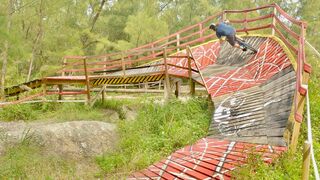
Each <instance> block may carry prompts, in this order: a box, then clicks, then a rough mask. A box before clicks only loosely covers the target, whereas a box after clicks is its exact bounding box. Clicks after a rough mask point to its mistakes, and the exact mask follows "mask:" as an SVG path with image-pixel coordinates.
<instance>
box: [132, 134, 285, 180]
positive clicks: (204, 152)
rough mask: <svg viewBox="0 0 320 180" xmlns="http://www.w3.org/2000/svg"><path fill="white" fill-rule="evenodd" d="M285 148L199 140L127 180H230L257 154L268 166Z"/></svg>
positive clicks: (206, 139) (205, 139) (207, 139)
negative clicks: (249, 158)
mask: <svg viewBox="0 0 320 180" xmlns="http://www.w3.org/2000/svg"><path fill="white" fill-rule="evenodd" d="M286 149H287V148H286V147H278V146H269V145H261V144H252V143H241V142H235V141H227V140H217V139H210V138H203V139H201V140H199V141H198V142H197V143H195V144H194V145H192V146H187V147H185V148H183V149H180V150H178V151H176V152H174V153H173V154H171V155H170V156H169V157H168V158H166V159H164V160H162V161H160V162H158V163H155V164H153V165H151V166H149V167H148V168H147V169H145V170H142V171H140V172H136V173H134V174H132V175H131V176H130V177H129V178H128V179H231V177H232V172H231V171H233V170H234V169H235V168H237V167H240V166H243V165H244V164H246V161H247V158H248V156H249V155H250V156H252V155H257V156H259V157H261V158H262V159H263V160H264V161H265V162H267V163H270V162H271V161H272V160H273V159H274V158H277V157H278V156H279V155H280V154H281V153H282V152H284V151H285V150H286Z"/></svg>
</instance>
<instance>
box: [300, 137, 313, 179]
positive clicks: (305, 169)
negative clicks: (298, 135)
mask: <svg viewBox="0 0 320 180" xmlns="http://www.w3.org/2000/svg"><path fill="white" fill-rule="evenodd" d="M310 148H311V145H310V143H309V142H308V141H305V142H304V146H303V165H302V178H301V179H303V180H308V179H309V171H310V157H311V156H310Z"/></svg>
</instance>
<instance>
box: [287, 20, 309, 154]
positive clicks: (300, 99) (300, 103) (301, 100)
mask: <svg viewBox="0 0 320 180" xmlns="http://www.w3.org/2000/svg"><path fill="white" fill-rule="evenodd" d="M302 28H303V29H302V31H301V37H300V38H303V39H302V41H301V42H300V44H299V46H302V47H301V48H300V51H301V52H299V54H298V68H299V63H300V62H299V61H302V63H301V64H300V65H302V67H300V68H301V69H302V71H301V76H302V82H301V85H302V86H303V85H304V84H308V82H309V76H310V74H309V73H308V72H306V71H305V70H304V69H303V67H304V58H305V54H304V51H305V49H304V42H305V39H304V38H305V37H304V35H305V28H304V26H302ZM300 53H302V55H300ZM299 58H300V59H299ZM297 83H300V82H299V81H298V82H297ZM295 96H296V97H295V98H296V99H295V101H296V100H297V102H295V103H297V104H296V106H297V107H295V113H297V114H300V115H302V114H303V112H304V106H305V103H306V97H305V96H304V95H301V94H300V92H299V90H298V89H297V90H296V95H295ZM300 126H301V122H298V121H295V123H294V127H293V134H292V138H291V145H290V148H291V149H292V151H293V152H295V150H296V148H297V144H298V137H299V133H300Z"/></svg>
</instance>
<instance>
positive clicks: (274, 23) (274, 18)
mask: <svg viewBox="0 0 320 180" xmlns="http://www.w3.org/2000/svg"><path fill="white" fill-rule="evenodd" d="M276 15H277V8H276V7H274V8H273V16H274V17H273V18H272V26H273V27H272V32H271V33H272V36H274V35H275V30H274V28H275V27H276V17H275V16H276Z"/></svg>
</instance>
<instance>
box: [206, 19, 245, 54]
mask: <svg viewBox="0 0 320 180" xmlns="http://www.w3.org/2000/svg"><path fill="white" fill-rule="evenodd" d="M209 28H210V29H211V30H213V31H215V32H216V35H217V37H218V38H219V40H220V43H222V42H223V39H222V36H225V37H226V39H227V41H228V42H229V43H230V45H231V46H233V47H236V48H239V49H242V51H247V47H244V46H240V44H239V43H238V41H237V40H236V30H235V29H234V28H233V27H232V26H231V25H230V23H229V21H228V20H225V21H224V22H220V23H218V24H214V23H212V24H210V27H209Z"/></svg>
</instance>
